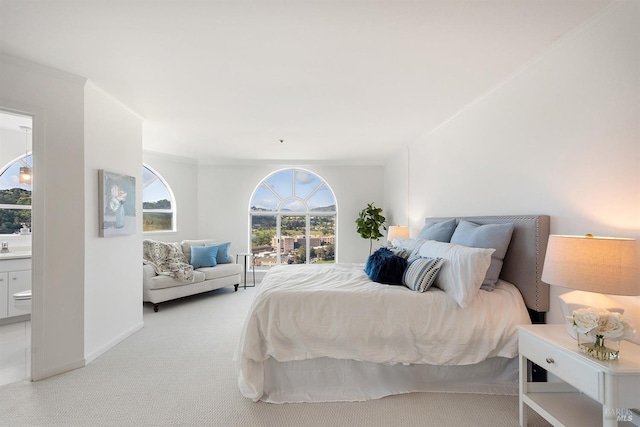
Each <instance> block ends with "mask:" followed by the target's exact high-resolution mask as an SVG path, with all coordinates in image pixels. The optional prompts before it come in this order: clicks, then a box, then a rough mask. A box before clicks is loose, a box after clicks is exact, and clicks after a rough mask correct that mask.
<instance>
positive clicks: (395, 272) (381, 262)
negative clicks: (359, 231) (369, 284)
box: [364, 248, 407, 285]
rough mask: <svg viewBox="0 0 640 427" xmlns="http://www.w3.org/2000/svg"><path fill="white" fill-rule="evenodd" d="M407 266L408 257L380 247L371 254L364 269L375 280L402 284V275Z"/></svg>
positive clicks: (390, 283)
mask: <svg viewBox="0 0 640 427" xmlns="http://www.w3.org/2000/svg"><path fill="white" fill-rule="evenodd" d="M406 268H407V260H406V259H404V258H402V257H399V256H397V255H394V253H393V252H391V251H390V250H389V249H387V248H380V249H378V250H377V251H375V252H374V253H372V254H371V255H369V258H368V259H367V263H366V264H365V267H364V271H365V273H367V276H369V278H370V279H371V280H373V281H374V282H378V283H385V284H387V285H402V276H403V275H404V270H405V269H406Z"/></svg>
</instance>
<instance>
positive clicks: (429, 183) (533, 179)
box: [385, 1, 640, 325]
mask: <svg viewBox="0 0 640 427" xmlns="http://www.w3.org/2000/svg"><path fill="white" fill-rule="evenodd" d="M638 22H640V3H638V2H637V1H633V2H626V3H623V4H621V5H617V6H614V7H613V8H610V9H609V10H607V11H605V13H603V14H602V15H600V16H599V17H597V18H596V19H594V20H592V21H591V22H590V23H588V24H587V25H585V26H583V28H581V29H579V30H577V31H575V32H574V33H573V34H572V35H571V36H570V37H568V38H566V39H564V40H561V41H559V42H558V43H557V44H556V45H555V46H554V47H553V48H552V49H550V50H549V51H547V52H546V53H545V54H544V55H542V56H541V57H539V58H538V59H537V60H536V61H534V62H533V63H531V64H529V65H528V66H527V67H525V68H524V69H522V70H520V71H519V72H517V73H515V74H514V75H513V76H512V77H511V78H509V79H508V80H506V81H505V82H504V83H503V84H502V85H500V86H499V87H497V88H495V89H494V90H492V91H490V92H489V93H487V94H486V96H484V97H482V98H481V99H479V100H478V101H477V102H475V103H473V104H472V105H470V106H468V108H466V109H464V110H463V111H461V112H460V113H459V114H458V115H456V116H455V117H453V118H451V120H449V121H448V122H446V123H445V124H444V125H442V126H441V127H440V128H438V129H436V130H435V131H433V132H432V133H430V134H428V135H426V136H425V137H423V138H421V139H420V140H419V141H416V142H415V143H413V144H411V145H410V146H409V159H410V160H409V165H408V170H409V175H408V180H407V183H406V184H404V183H403V182H402V180H396V181H394V182H393V183H392V184H389V177H388V176H389V175H390V174H391V173H390V172H387V173H386V176H387V184H388V185H387V188H386V190H385V199H387V200H391V197H392V195H393V194H403V192H405V191H407V189H408V201H407V204H408V206H409V216H410V219H411V227H412V232H413V234H414V235H415V234H416V233H417V232H418V230H419V229H420V227H421V225H422V222H423V220H424V217H425V216H441V215H442V216H444V215H459V216H463V215H499V214H548V215H551V232H552V233H554V234H556V233H561V234H586V233H592V234H596V235H610V236H616V237H633V238H636V239H640V121H639V120H638V118H639V117H640V26H638ZM402 167H403V162H402V154H401V153H399V154H398V157H395V158H394V159H392V160H391V161H390V162H389V164H388V165H387V169H388V170H394V171H399V170H401V169H402ZM396 202H397V203H402V200H396ZM394 209H395V207H394ZM401 210H402V208H399V211H401ZM394 213H395V212H394ZM561 292H564V290H563V289H562V288H558V287H552V301H551V311H550V313H549V315H548V321H549V322H550V323H559V322H562V321H563V319H562V317H561V315H560V313H559V309H558V306H557V295H559V294H560V293H561ZM639 299H640V298H637V297H633V298H627V301H628V304H627V305H628V307H629V308H628V309H627V310H628V314H629V315H630V316H631V317H632V318H633V319H635V324H636V325H639V324H640V309H639V308H640V307H639V306H640V305H639V304H638V303H637V301H638V300H639ZM632 302H633V303H632ZM634 305H635V307H634Z"/></svg>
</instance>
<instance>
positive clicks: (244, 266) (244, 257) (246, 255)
mask: <svg viewBox="0 0 640 427" xmlns="http://www.w3.org/2000/svg"><path fill="white" fill-rule="evenodd" d="M240 257H242V260H243V262H242V269H243V271H244V282H243V283H244V288H245V289H247V261H248V260H250V261H251V272H252V273H253V285H249V287H250V288H253V287H255V286H256V266H255V264H254V263H253V254H250V253H244V254H236V264H237V263H238V262H239V261H238V260H239V259H240Z"/></svg>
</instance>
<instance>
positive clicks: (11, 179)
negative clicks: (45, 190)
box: [0, 155, 33, 205]
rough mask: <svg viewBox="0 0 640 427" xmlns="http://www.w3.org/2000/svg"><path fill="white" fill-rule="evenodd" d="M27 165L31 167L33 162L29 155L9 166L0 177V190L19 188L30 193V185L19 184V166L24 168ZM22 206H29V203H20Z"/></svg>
mask: <svg viewBox="0 0 640 427" xmlns="http://www.w3.org/2000/svg"><path fill="white" fill-rule="evenodd" d="M26 164H29V166H31V165H32V164H33V161H32V160H31V155H28V156H27V157H26V158H24V157H23V158H21V159H19V160H17V161H15V162H13V163H12V164H11V166H9V167H8V168H7V169H6V170H5V171H4V172H3V173H2V175H0V190H10V189H14V188H16V189H17V188H20V189H22V190H26V191H29V192H31V184H20V178H19V176H20V166H24V165H26ZM20 204H22V205H27V204H28V205H30V204H31V201H29V203H20Z"/></svg>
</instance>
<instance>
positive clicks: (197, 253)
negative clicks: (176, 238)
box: [191, 246, 218, 268]
mask: <svg viewBox="0 0 640 427" xmlns="http://www.w3.org/2000/svg"><path fill="white" fill-rule="evenodd" d="M217 255H218V247H217V246H191V265H192V266H193V268H200V267H215V266H216V265H217V262H216V256H217Z"/></svg>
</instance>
